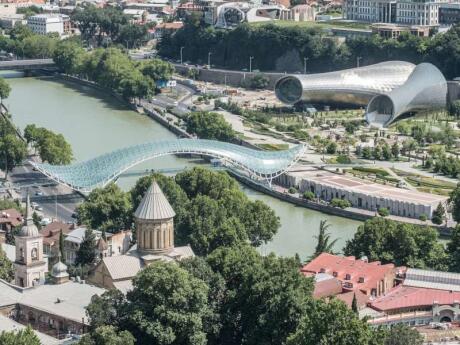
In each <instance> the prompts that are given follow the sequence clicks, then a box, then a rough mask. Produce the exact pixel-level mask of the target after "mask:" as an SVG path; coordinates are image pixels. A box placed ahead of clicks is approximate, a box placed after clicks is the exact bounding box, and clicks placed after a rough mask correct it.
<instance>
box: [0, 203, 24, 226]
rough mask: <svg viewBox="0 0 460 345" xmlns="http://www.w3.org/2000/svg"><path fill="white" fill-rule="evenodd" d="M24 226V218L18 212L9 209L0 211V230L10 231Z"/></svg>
mask: <svg viewBox="0 0 460 345" xmlns="http://www.w3.org/2000/svg"><path fill="white" fill-rule="evenodd" d="M21 224H22V216H21V214H20V213H19V212H18V210H16V209H14V208H9V209H7V210H2V211H0V230H4V231H10V230H11V229H12V228H15V227H17V226H19V225H21Z"/></svg>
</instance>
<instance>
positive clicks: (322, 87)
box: [275, 61, 415, 105]
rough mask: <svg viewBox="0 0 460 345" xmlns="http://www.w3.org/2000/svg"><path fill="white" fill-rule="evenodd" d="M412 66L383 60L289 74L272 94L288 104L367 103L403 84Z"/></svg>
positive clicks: (280, 81) (406, 63) (279, 81)
mask: <svg viewBox="0 0 460 345" xmlns="http://www.w3.org/2000/svg"><path fill="white" fill-rule="evenodd" d="M414 68H415V65H414V64H412V63H410V62H405V61H387V62H382V63H378V64H375V65H370V66H365V67H359V68H350V69H345V70H341V71H336V72H328V73H318V74H306V75H289V76H286V77H281V78H280V79H279V80H278V81H277V82H276V85H275V93H276V96H277V97H278V99H279V100H280V101H282V102H284V103H288V104H294V103H297V102H298V101H305V102H311V103H334V104H356V105H367V103H368V102H369V100H370V99H371V98H372V97H374V96H376V95H380V94H384V93H388V92H390V91H392V90H393V89H395V88H397V87H399V86H401V85H403V84H404V83H405V81H406V80H407V78H408V77H409V75H410V74H411V73H412V71H413V70H414Z"/></svg>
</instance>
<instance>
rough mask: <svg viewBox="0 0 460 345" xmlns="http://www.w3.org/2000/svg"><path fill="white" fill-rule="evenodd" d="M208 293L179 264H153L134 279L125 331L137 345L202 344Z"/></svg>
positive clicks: (203, 341)
mask: <svg viewBox="0 0 460 345" xmlns="http://www.w3.org/2000/svg"><path fill="white" fill-rule="evenodd" d="M208 291H209V288H208V286H207V285H206V284H205V283H204V282H203V281H202V280H200V279H197V278H195V277H193V276H192V275H191V274H190V273H188V272H187V271H186V270H184V269H182V268H180V267H179V266H178V265H175V264H171V263H167V262H154V263H152V264H151V265H149V266H147V267H146V268H145V269H143V270H142V271H141V272H140V273H139V274H138V275H137V276H136V277H135V278H134V279H133V290H131V291H129V292H128V294H127V300H128V303H129V314H128V315H129V316H128V327H127V328H128V330H131V332H132V334H133V335H134V336H135V337H136V339H137V343H138V344H165V345H166V344H171V345H204V344H206V334H205V332H204V320H205V319H206V315H207V314H208V313H209V307H208V305H207V298H208Z"/></svg>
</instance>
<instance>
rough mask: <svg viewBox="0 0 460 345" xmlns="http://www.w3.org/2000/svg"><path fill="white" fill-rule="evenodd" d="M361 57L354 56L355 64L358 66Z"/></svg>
mask: <svg viewBox="0 0 460 345" xmlns="http://www.w3.org/2000/svg"><path fill="white" fill-rule="evenodd" d="M361 59H362V57H361V56H357V57H356V66H357V67H359V61H360V60H361Z"/></svg>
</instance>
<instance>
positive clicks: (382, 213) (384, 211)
mask: <svg viewBox="0 0 460 345" xmlns="http://www.w3.org/2000/svg"><path fill="white" fill-rule="evenodd" d="M377 212H378V214H379V215H380V216H382V217H386V216H389V215H390V211H388V209H387V208H386V207H380V208H379V209H378V211H377Z"/></svg>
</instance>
